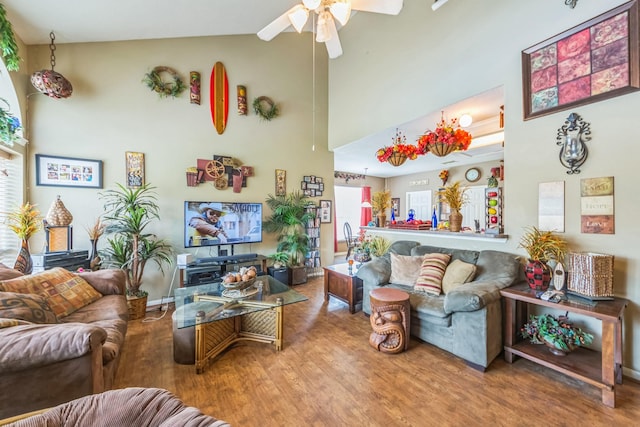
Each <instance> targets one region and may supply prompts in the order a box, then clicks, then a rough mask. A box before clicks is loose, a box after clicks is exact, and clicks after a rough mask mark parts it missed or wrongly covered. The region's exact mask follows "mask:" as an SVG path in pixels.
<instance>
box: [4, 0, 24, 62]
mask: <svg viewBox="0 0 640 427" xmlns="http://www.w3.org/2000/svg"><path fill="white" fill-rule="evenodd" d="M0 53H2V57H3V58H4V63H5V65H6V66H7V70H9V71H18V70H19V69H20V56H19V55H18V44H17V43H16V39H15V36H14V34H13V28H12V26H11V22H9V20H8V19H7V11H6V10H5V9H4V6H3V5H2V4H1V3H0Z"/></svg>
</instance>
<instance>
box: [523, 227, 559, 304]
mask: <svg viewBox="0 0 640 427" xmlns="http://www.w3.org/2000/svg"><path fill="white" fill-rule="evenodd" d="M518 247H519V248H523V249H524V250H525V251H527V254H528V255H529V261H528V262H527V264H526V266H525V274H526V276H527V281H528V282H529V287H530V288H531V289H534V290H538V291H546V290H547V289H548V288H549V282H550V281H551V269H550V268H549V266H548V265H547V263H548V262H549V261H550V260H554V261H556V262H559V263H562V262H564V257H565V255H566V254H567V242H566V241H565V240H564V239H563V238H562V237H560V236H558V235H557V234H555V233H554V232H553V231H542V230H539V229H538V228H537V227H528V228H526V229H525V233H524V234H523V235H522V238H521V239H520V244H519V245H518Z"/></svg>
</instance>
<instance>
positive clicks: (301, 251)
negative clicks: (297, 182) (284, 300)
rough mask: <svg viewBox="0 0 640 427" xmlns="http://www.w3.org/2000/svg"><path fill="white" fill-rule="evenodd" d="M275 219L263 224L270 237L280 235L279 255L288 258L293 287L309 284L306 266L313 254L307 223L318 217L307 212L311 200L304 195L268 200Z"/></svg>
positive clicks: (271, 216)
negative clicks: (310, 248) (308, 255)
mask: <svg viewBox="0 0 640 427" xmlns="http://www.w3.org/2000/svg"><path fill="white" fill-rule="evenodd" d="M266 204H267V206H268V207H269V208H270V209H271V215H270V216H269V217H268V218H267V219H266V221H265V222H264V223H263V226H264V230H265V231H266V232H268V233H277V234H278V247H277V251H278V252H284V253H286V254H287V255H288V259H287V260H286V262H287V267H288V268H289V269H291V275H290V277H291V279H290V283H288V284H289V285H297V284H300V283H306V281H307V274H306V273H307V271H306V268H305V266H304V260H305V255H306V253H307V252H309V236H308V235H307V233H306V232H305V225H306V224H307V222H308V221H309V220H311V219H313V218H314V217H315V214H314V213H313V212H310V211H308V210H307V209H306V207H307V206H308V205H309V198H308V197H307V196H305V195H304V194H303V193H301V192H300V191H294V192H291V193H288V194H284V195H280V196H274V195H272V194H269V195H268V196H267V199H266Z"/></svg>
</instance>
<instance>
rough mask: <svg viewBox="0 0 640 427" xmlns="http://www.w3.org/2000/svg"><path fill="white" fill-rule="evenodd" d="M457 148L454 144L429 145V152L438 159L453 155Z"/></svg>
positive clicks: (439, 143)
mask: <svg viewBox="0 0 640 427" xmlns="http://www.w3.org/2000/svg"><path fill="white" fill-rule="evenodd" d="M455 148H456V147H455V145H453V144H445V143H442V142H436V143H433V144H429V151H430V152H431V153H433V154H434V155H436V156H438V157H444V156H446V155H448V154H451V152H453V150H454V149H455Z"/></svg>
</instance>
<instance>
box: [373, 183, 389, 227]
mask: <svg viewBox="0 0 640 427" xmlns="http://www.w3.org/2000/svg"><path fill="white" fill-rule="evenodd" d="M390 208H391V191H389V190H382V191H376V192H374V193H373V194H372V195H371V209H372V210H373V214H374V215H375V216H377V217H378V224H379V226H380V227H384V226H385V224H386V222H387V209H390Z"/></svg>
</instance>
